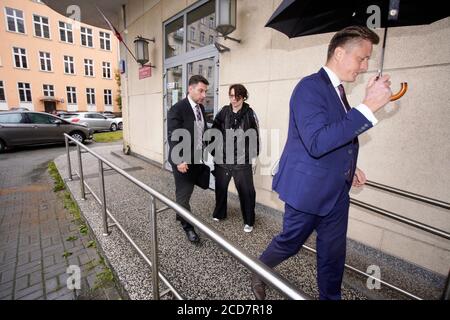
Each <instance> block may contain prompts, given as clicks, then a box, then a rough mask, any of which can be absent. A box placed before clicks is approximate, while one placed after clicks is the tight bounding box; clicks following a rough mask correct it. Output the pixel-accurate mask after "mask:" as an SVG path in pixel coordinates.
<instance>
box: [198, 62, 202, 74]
mask: <svg viewBox="0 0 450 320" xmlns="http://www.w3.org/2000/svg"><path fill="white" fill-rule="evenodd" d="M198 74H200V75H203V65H202V64H199V65H198Z"/></svg>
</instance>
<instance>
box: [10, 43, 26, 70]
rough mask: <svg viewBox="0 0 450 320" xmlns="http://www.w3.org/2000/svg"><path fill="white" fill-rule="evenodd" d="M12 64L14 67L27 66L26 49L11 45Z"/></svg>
mask: <svg viewBox="0 0 450 320" xmlns="http://www.w3.org/2000/svg"><path fill="white" fill-rule="evenodd" d="M13 55H14V66H15V67H16V68H24V69H26V68H28V63H27V51H26V50H25V49H24V48H16V47H13Z"/></svg>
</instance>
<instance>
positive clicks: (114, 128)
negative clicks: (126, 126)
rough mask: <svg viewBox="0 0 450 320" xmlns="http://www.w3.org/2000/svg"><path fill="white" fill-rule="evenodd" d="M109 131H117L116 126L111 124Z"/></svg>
mask: <svg viewBox="0 0 450 320" xmlns="http://www.w3.org/2000/svg"><path fill="white" fill-rule="evenodd" d="M110 130H111V131H116V130H117V124H115V123H113V124H112V125H111V128H110Z"/></svg>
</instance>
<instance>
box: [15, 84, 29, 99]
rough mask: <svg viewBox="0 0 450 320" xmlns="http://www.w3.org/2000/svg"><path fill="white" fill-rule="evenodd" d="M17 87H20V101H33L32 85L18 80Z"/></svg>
mask: <svg viewBox="0 0 450 320" xmlns="http://www.w3.org/2000/svg"><path fill="white" fill-rule="evenodd" d="M17 88H18V89H19V99H20V102H31V101H32V100H31V86H30V84H29V83H26V82H18V83H17Z"/></svg>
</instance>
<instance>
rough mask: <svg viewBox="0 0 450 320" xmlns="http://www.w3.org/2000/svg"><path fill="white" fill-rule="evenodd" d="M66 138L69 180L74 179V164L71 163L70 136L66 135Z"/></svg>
mask: <svg viewBox="0 0 450 320" xmlns="http://www.w3.org/2000/svg"><path fill="white" fill-rule="evenodd" d="M64 140H65V141H66V153H67V173H68V176H69V181H72V180H73V179H72V164H71V163H70V150H69V138H67V136H64Z"/></svg>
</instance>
